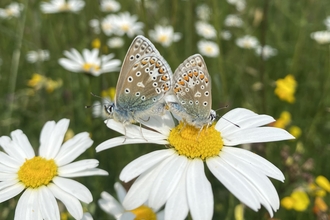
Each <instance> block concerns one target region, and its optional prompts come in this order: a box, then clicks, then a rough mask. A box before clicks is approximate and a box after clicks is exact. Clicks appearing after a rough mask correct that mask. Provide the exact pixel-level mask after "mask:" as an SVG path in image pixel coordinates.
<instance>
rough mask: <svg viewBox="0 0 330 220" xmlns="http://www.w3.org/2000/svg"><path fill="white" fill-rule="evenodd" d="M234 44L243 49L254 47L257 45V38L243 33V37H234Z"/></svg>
mask: <svg viewBox="0 0 330 220" xmlns="http://www.w3.org/2000/svg"><path fill="white" fill-rule="evenodd" d="M236 45H237V46H239V47H241V48H244V49H255V48H257V46H258V45H259V42H258V40H257V38H255V37H253V36H250V35H245V36H244V37H241V38H238V39H236Z"/></svg>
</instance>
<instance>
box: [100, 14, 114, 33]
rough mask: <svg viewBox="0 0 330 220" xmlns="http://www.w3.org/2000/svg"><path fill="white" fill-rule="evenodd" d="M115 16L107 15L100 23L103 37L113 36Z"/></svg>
mask: <svg viewBox="0 0 330 220" xmlns="http://www.w3.org/2000/svg"><path fill="white" fill-rule="evenodd" d="M116 23H117V15H113V14H111V15H108V16H106V17H105V18H103V20H102V21H101V28H102V31H103V32H104V34H105V35H107V36H110V35H112V34H114V32H115V30H116V28H117V26H116Z"/></svg>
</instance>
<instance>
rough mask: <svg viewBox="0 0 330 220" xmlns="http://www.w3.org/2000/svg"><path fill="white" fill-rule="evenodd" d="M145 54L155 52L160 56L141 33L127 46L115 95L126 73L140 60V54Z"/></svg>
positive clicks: (122, 83) (120, 87)
mask: <svg viewBox="0 0 330 220" xmlns="http://www.w3.org/2000/svg"><path fill="white" fill-rule="evenodd" d="M147 54H149V55H150V54H155V55H159V56H160V53H159V52H158V50H157V49H156V48H155V46H154V45H153V44H152V43H151V42H150V41H149V40H148V39H147V38H145V37H143V36H142V35H138V36H136V37H135V38H134V40H133V41H132V43H131V45H130V47H129V48H128V51H127V53H126V56H125V58H124V62H123V64H122V66H121V70H120V74H119V77H118V81H117V87H116V95H117V94H118V95H119V94H120V93H119V91H121V90H122V87H123V85H124V82H125V80H126V78H127V75H128V74H129V73H130V71H131V69H132V66H133V65H135V63H136V62H138V61H139V60H141V57H142V56H144V55H147ZM118 95H117V97H118ZM116 101H117V98H116Z"/></svg>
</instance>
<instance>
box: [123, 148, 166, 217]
mask: <svg viewBox="0 0 330 220" xmlns="http://www.w3.org/2000/svg"><path fill="white" fill-rule="evenodd" d="M150 154H151V153H150ZM167 159H168V158H167ZM167 159H164V160H163V161H162V163H160V164H158V165H157V166H155V168H153V169H148V170H147V171H146V172H144V173H142V174H141V175H140V176H139V177H138V178H137V179H136V180H135V181H134V184H133V185H132V186H131V188H130V189H129V191H128V192H127V195H126V197H125V199H124V201H123V206H124V208H125V209H126V210H133V209H135V208H137V207H140V206H141V205H142V204H143V203H145V202H146V201H147V199H148V197H149V194H150V190H151V189H152V187H151V186H152V185H153V183H154V181H155V179H156V178H157V175H158V174H159V172H160V171H161V170H162V169H163V168H164V167H165V166H166V162H167V161H168V160H167ZM133 162H134V161H133ZM131 163H132V162H131Z"/></svg>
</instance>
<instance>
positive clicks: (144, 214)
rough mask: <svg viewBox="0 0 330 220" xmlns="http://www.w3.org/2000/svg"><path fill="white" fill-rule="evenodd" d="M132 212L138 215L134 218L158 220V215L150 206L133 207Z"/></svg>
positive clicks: (138, 219) (136, 219) (137, 219)
mask: <svg viewBox="0 0 330 220" xmlns="http://www.w3.org/2000/svg"><path fill="white" fill-rule="evenodd" d="M130 212H132V213H133V214H134V215H135V216H136V217H135V219H134V220H156V219H157V215H156V213H155V212H154V211H152V209H151V208H149V207H148V206H145V205H142V206H140V207H139V208H136V209H133V210H131V211H130Z"/></svg>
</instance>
